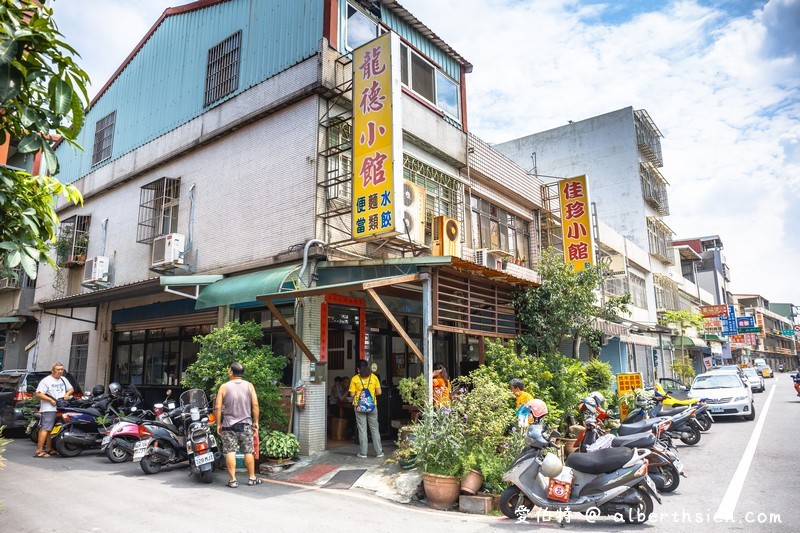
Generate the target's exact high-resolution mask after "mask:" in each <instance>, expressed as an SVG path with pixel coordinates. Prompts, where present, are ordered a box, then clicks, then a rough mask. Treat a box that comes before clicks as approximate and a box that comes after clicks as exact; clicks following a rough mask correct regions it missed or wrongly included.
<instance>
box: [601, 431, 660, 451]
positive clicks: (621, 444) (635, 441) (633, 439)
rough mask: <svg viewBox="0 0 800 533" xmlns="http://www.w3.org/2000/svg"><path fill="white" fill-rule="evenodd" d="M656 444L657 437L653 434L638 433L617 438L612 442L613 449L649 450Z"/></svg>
mask: <svg viewBox="0 0 800 533" xmlns="http://www.w3.org/2000/svg"><path fill="white" fill-rule="evenodd" d="M655 443H656V436H655V435H653V434H652V433H636V434H633V435H625V436H622V437H616V438H615V439H614V440H612V441H611V446H612V447H613V448H649V447H650V446H653V445H654V444H655Z"/></svg>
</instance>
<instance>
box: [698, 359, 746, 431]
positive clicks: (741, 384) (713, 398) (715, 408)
mask: <svg viewBox="0 0 800 533" xmlns="http://www.w3.org/2000/svg"><path fill="white" fill-rule="evenodd" d="M689 397H690V398H705V399H706V402H707V403H708V406H709V408H708V412H709V413H710V414H711V416H713V417H714V418H716V417H718V416H742V417H744V419H745V420H755V418H756V408H755V405H754V404H753V391H752V390H750V385H749V384H748V383H746V382H745V381H744V380H743V379H742V378H741V377H740V376H739V374H738V373H737V372H735V371H721V370H718V371H715V372H708V373H706V374H700V375H699V376H697V377H696V378H694V381H693V382H692V388H691V389H690V390H689Z"/></svg>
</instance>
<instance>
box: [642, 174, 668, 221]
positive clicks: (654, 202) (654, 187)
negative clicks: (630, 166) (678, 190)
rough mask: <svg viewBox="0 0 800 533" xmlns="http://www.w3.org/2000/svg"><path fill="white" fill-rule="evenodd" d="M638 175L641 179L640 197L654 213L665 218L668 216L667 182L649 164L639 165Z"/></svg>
mask: <svg viewBox="0 0 800 533" xmlns="http://www.w3.org/2000/svg"><path fill="white" fill-rule="evenodd" d="M639 175H640V176H641V178H642V196H643V197H644V201H645V202H647V203H648V204H650V205H651V206H652V207H653V209H655V210H656V213H658V214H659V215H661V216H662V217H665V216H667V215H669V198H668V196H667V181H666V180H665V179H664V177H663V176H661V173H660V172H659V171H658V170H656V168H655V167H654V166H652V165H650V164H641V163H640V164H639Z"/></svg>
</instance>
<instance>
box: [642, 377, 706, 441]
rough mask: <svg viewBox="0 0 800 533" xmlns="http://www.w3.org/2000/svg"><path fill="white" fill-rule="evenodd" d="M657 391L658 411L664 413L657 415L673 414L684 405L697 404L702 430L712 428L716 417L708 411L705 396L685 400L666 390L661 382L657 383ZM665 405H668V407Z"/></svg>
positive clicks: (698, 419)
mask: <svg viewBox="0 0 800 533" xmlns="http://www.w3.org/2000/svg"><path fill="white" fill-rule="evenodd" d="M655 391H656V393H655V399H656V401H657V402H659V405H658V411H659V412H663V414H660V415H655V416H672V415H676V414H678V413H680V412H681V408H683V407H692V406H696V407H697V408H698V409H697V413H696V417H695V418H696V419H697V422H698V423H699V424H700V431H708V430H709V429H711V425H712V424H713V423H714V418H713V417H712V416H711V413H710V412H709V411H708V404H707V402H706V399H705V398H686V399H685V400H681V399H678V398H675V397H674V396H672V395H671V394H670V393H668V392H667V391H665V390H664V387H662V386H661V384H660V383H658V384H656V389H655ZM664 406H666V408H665V407H664Z"/></svg>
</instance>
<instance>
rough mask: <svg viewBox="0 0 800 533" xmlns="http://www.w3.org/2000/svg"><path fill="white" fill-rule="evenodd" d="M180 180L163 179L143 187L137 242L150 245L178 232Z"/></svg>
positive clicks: (140, 195) (140, 197)
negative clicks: (160, 236)
mask: <svg viewBox="0 0 800 533" xmlns="http://www.w3.org/2000/svg"><path fill="white" fill-rule="evenodd" d="M180 190H181V180H180V178H161V179H158V180H156V181H154V182H152V183H148V184H147V185H145V186H144V187H142V189H141V191H140V194H139V224H138V226H137V228H136V242H139V243H142V244H150V243H152V242H153V239H155V238H156V237H158V236H159V235H167V234H169V233H175V232H176V231H177V230H178V208H179V207H180Z"/></svg>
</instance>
